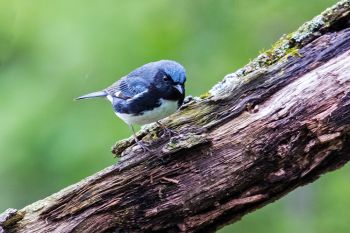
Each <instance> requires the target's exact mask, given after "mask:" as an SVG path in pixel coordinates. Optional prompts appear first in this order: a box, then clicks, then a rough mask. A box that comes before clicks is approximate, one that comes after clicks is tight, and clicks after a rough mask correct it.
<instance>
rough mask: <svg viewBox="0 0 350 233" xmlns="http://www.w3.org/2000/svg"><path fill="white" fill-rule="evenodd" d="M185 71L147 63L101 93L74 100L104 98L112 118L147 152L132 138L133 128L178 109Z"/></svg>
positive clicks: (178, 66)
mask: <svg viewBox="0 0 350 233" xmlns="http://www.w3.org/2000/svg"><path fill="white" fill-rule="evenodd" d="M185 82H186V71H185V69H184V67H183V66H182V65H181V64H179V63H177V62H175V61H170V60H161V61H156V62H150V63H147V64H145V65H143V66H141V67H139V68H137V69H135V70H133V71H132V72H130V73H129V74H128V75H126V76H124V77H122V78H121V79H120V80H118V81H117V82H115V83H114V84H112V85H111V86H109V87H107V88H106V89H104V90H102V91H97V92H93V93H90V94H87V95H83V96H80V97H78V98H76V99H77V100H80V99H90V98H95V97H104V98H107V99H108V100H109V101H110V102H111V103H112V106H113V110H114V112H115V114H116V115H117V116H118V117H119V118H121V119H122V120H123V121H124V122H125V123H126V124H128V125H129V126H130V128H131V129H132V132H133V135H134V138H135V141H136V142H137V143H138V144H139V145H140V146H141V147H142V148H143V149H146V150H148V149H147V147H145V146H144V145H143V144H142V143H141V142H140V141H138V139H137V138H136V136H135V130H134V128H133V125H134V124H136V125H145V124H149V123H152V122H157V123H158V124H159V125H160V126H161V127H162V128H163V130H167V128H166V127H164V126H163V125H162V124H161V123H160V122H159V120H160V119H163V118H165V117H167V116H169V115H171V114H172V113H174V112H176V111H177V109H179V108H180V106H181V105H182V103H183V101H184V97H185Z"/></svg>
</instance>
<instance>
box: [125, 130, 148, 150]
mask: <svg viewBox="0 0 350 233" xmlns="http://www.w3.org/2000/svg"><path fill="white" fill-rule="evenodd" d="M129 127H130V129H131V131H132V135H133V136H134V139H135V142H136V144H137V145H139V146H140V147H141V149H142V150H143V151H144V152H145V151H148V152H151V150H150V149H149V148H148V147H147V146H145V145H144V144H143V143H142V142H141V141H140V140H138V139H137V137H136V133H135V129H134V127H133V126H132V125H129Z"/></svg>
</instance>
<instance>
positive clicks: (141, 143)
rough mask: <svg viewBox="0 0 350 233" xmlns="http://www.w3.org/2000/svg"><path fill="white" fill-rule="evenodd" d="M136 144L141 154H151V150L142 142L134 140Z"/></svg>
mask: <svg viewBox="0 0 350 233" xmlns="http://www.w3.org/2000/svg"><path fill="white" fill-rule="evenodd" d="M136 144H137V145H138V146H139V147H140V148H141V150H142V152H144V153H145V152H149V153H151V152H152V150H151V149H150V148H148V147H147V146H146V145H145V144H144V143H143V142H141V141H139V140H136Z"/></svg>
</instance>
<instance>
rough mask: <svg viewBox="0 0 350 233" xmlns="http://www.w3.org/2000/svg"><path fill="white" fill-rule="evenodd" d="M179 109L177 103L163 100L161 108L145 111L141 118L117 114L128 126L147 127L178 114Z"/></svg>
mask: <svg viewBox="0 0 350 233" xmlns="http://www.w3.org/2000/svg"><path fill="white" fill-rule="evenodd" d="M177 107H178V106H177V101H171V100H164V99H161V105H160V106H159V107H157V108H154V109H152V110H150V111H145V112H144V113H143V114H142V115H140V116H134V115H130V114H125V113H115V114H116V115H117V116H118V117H120V118H121V119H122V120H123V121H124V122H125V123H127V124H128V125H133V124H136V125H145V124H149V123H152V122H155V121H158V120H160V119H163V118H165V117H167V116H170V115H171V114H173V113H174V112H176V110H177Z"/></svg>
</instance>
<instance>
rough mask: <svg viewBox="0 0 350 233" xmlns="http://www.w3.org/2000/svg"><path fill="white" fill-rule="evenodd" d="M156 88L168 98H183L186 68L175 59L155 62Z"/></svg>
mask: <svg viewBox="0 0 350 233" xmlns="http://www.w3.org/2000/svg"><path fill="white" fill-rule="evenodd" d="M157 63H158V64H157V67H158V73H157V75H156V78H155V80H154V81H155V86H156V88H157V89H158V90H159V91H160V92H162V93H163V95H164V96H166V97H168V98H170V99H178V100H181V102H182V100H183V98H184V96H185V82H186V70H185V68H184V67H183V66H182V65H180V64H179V63H177V62H175V61H169V60H162V61H159V62H157Z"/></svg>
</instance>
